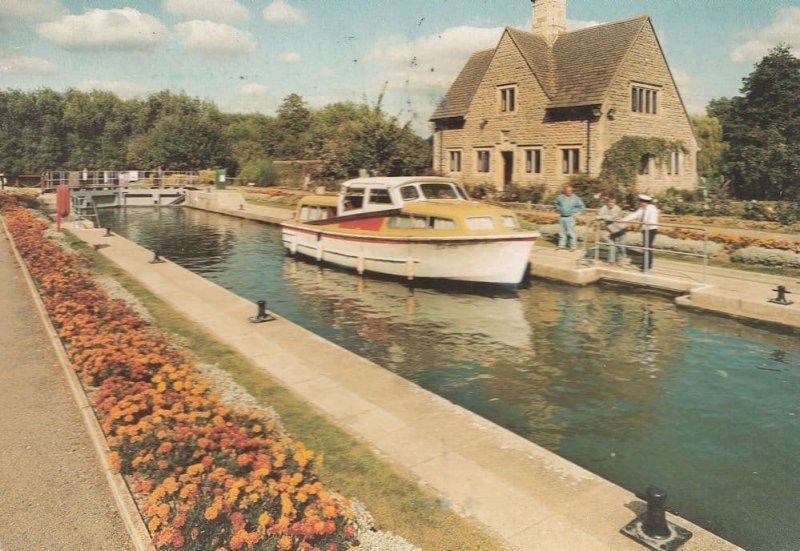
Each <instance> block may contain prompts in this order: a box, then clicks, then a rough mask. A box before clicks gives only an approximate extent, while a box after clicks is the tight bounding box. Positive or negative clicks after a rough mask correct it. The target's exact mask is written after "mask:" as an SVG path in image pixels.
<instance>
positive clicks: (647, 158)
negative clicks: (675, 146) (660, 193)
mask: <svg viewBox="0 0 800 551" xmlns="http://www.w3.org/2000/svg"><path fill="white" fill-rule="evenodd" d="M652 164H653V156H652V155H650V154H649V153H645V154H644V155H642V157H641V159H639V175H640V176H646V175H648V174H650V166H651V165H652Z"/></svg>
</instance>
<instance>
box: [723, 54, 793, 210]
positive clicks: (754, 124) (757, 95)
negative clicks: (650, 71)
mask: <svg viewBox="0 0 800 551" xmlns="http://www.w3.org/2000/svg"><path fill="white" fill-rule="evenodd" d="M741 93H742V94H743V95H742V96H739V97H735V98H732V99H730V100H720V101H718V102H716V103H714V104H713V105H712V106H711V110H712V111H713V112H714V113H716V114H717V116H718V117H719V118H720V119H721V121H722V129H723V136H724V138H725V140H726V141H727V142H728V143H729V144H730V149H729V151H728V152H727V154H726V155H725V170H726V171H727V172H728V174H729V175H730V177H731V179H732V191H733V193H734V195H735V196H736V197H739V198H742V199H767V200H798V199H800V187H799V186H798V185H797V178H798V174H799V173H800V104H798V101H797V98H798V97H800V59H798V58H797V57H795V56H794V55H793V54H792V53H791V51H790V48H789V47H788V46H784V45H780V46H777V47H775V48H773V49H772V50H771V51H770V52H769V54H768V55H767V56H766V57H764V58H763V59H762V60H761V61H760V62H759V63H758V64H756V66H755V69H754V71H753V72H752V73H750V75H749V76H748V77H746V78H745V79H744V81H743V86H742V89H741Z"/></svg>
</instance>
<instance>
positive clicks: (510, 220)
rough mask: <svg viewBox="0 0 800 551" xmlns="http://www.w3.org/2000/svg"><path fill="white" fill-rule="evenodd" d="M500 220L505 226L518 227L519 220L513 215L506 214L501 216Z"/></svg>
mask: <svg viewBox="0 0 800 551" xmlns="http://www.w3.org/2000/svg"><path fill="white" fill-rule="evenodd" d="M500 221H501V222H502V223H503V227H504V228H516V227H517V220H516V218H514V217H513V216H511V215H509V214H504V215H502V216H501V217H500Z"/></svg>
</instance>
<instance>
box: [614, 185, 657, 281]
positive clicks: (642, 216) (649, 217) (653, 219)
mask: <svg viewBox="0 0 800 551" xmlns="http://www.w3.org/2000/svg"><path fill="white" fill-rule="evenodd" d="M622 221H623V222H634V221H635V222H639V224H640V226H641V229H642V246H643V247H644V262H643V263H642V271H643V272H648V271H650V269H651V268H652V267H653V251H652V247H653V242H654V241H655V240H656V235H657V234H658V207H656V206H655V205H654V204H653V198H652V197H650V196H649V195H645V194H641V195H639V208H638V209H637V210H636V211H634V212H632V213H630V214H629V215H628V216H626V217H624V218H623V219H622Z"/></svg>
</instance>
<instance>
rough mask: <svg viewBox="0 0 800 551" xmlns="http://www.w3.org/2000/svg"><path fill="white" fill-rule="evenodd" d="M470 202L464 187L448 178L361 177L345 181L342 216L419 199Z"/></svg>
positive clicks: (340, 203) (340, 207)
mask: <svg viewBox="0 0 800 551" xmlns="http://www.w3.org/2000/svg"><path fill="white" fill-rule="evenodd" d="M439 200H442V201H468V200H469V197H468V196H467V192H466V191H464V188H463V187H461V186H460V185H459V184H458V183H456V182H454V181H453V180H449V179H447V178H435V177H416V178H407V177H400V178H360V179H356V180H350V181H348V182H345V183H344V184H342V190H341V192H340V193H339V197H338V202H337V214H338V216H350V215H355V214H362V213H366V212H377V211H383V210H391V209H399V208H402V207H403V205H404V204H406V203H412V202H416V201H439Z"/></svg>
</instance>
